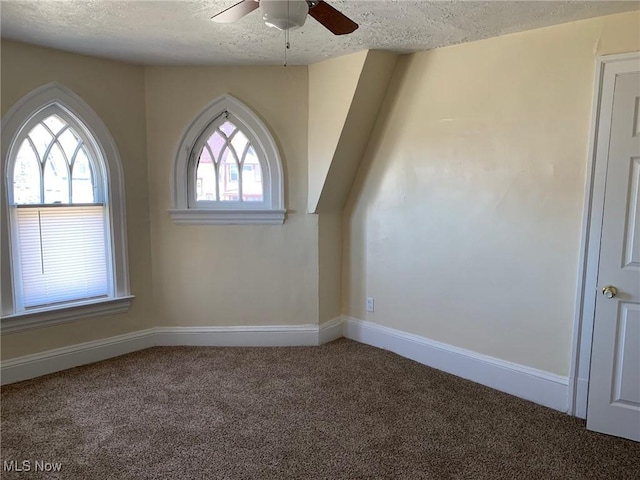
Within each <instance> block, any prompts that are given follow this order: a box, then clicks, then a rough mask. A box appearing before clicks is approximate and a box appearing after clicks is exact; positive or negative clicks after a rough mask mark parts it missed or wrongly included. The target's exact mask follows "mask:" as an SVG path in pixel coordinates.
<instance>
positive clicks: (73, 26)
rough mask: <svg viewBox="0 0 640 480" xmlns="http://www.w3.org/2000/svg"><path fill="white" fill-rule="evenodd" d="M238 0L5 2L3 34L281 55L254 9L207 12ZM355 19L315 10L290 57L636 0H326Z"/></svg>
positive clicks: (171, 57) (487, 28)
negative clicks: (320, 16) (346, 22)
mask: <svg viewBox="0 0 640 480" xmlns="http://www.w3.org/2000/svg"><path fill="white" fill-rule="evenodd" d="M237 1H238V0H184V1H141V0H138V1H119V0H85V1H76V0H71V1H68V0H67V1H60V0H58V1H52V0H45V1H13V0H11V1H9V0H2V2H1V3H0V16H1V33H2V37H3V38H7V39H12V40H18V41H23V42H27V43H33V44H37V45H44V46H48V47H53V48H58V49H61V50H68V51H72V52H78V53H84V54H88V55H95V56H99V57H107V58H112V59H117V60H123V61H126V62H132V63H141V64H155V65H232V64H233V65H241V64H243V65H246V64H253V65H255V64H282V63H283V59H284V33H283V32H280V31H277V30H275V29H272V28H268V27H267V26H265V25H264V23H262V20H261V13H260V10H256V11H254V12H252V13H250V14H249V15H247V16H246V17H244V18H243V19H241V20H240V21H238V22H237V23H234V24H217V23H214V22H211V21H210V17H211V16H212V15H214V14H215V13H217V12H219V11H221V10H223V9H224V8H226V7H228V6H230V5H232V4H234V3H236V2H237ZM328 3H330V4H331V5H332V6H334V7H335V8H337V9H338V10H340V11H341V12H343V13H344V14H345V15H347V16H349V17H350V18H352V19H353V20H354V21H355V22H356V23H358V24H359V25H360V28H359V29H358V30H356V31H355V32H354V33H353V34H351V35H345V36H342V37H336V36H334V35H332V34H331V33H330V32H329V31H328V30H326V29H324V28H323V27H322V26H321V25H320V24H318V23H317V22H316V21H315V20H314V19H313V18H311V17H308V18H307V22H306V23H305V25H304V26H303V27H302V28H301V29H298V30H294V31H291V33H290V43H291V49H290V50H289V52H288V63H289V64H309V63H314V62H317V61H320V60H324V59H326V58H330V57H336V56H340V55H345V54H348V53H352V52H356V51H360V50H363V49H380V50H390V51H394V52H401V53H408V52H414V51H418V50H428V49H431V48H436V47H441V46H445V45H452V44H456V43H462V42H468V41H472V40H478V39H482V38H487V37H492V36H497V35H503V34H506V33H513V32H518V31H522V30H528V29H532V28H539V27H543V26H548V25H554V24H558V23H565V22H570V21H574V20H580V19H585V18H589V17H595V16H600V15H607V14H612V13H618V12H623V11H628V10H637V9H638V8H640V3H639V2H638V1H637V0H635V1H611V0H606V1H495V0H494V1H490V2H487V1H484V2H477V1H425V0H374V1H370V0H367V1H364V0H349V1H345V0H329V1H328Z"/></svg>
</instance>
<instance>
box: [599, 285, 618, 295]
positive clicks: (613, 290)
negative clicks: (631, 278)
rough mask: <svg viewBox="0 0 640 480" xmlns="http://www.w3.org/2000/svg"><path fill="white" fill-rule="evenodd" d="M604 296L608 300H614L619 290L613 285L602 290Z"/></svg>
mask: <svg viewBox="0 0 640 480" xmlns="http://www.w3.org/2000/svg"><path fill="white" fill-rule="evenodd" d="M602 294H603V295H604V296H605V297H607V298H613V297H615V296H616V295H617V294H618V289H617V288H616V287H614V286H613V285H607V286H606V287H604V288H603V289H602Z"/></svg>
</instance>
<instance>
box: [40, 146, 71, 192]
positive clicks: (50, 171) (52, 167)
mask: <svg viewBox="0 0 640 480" xmlns="http://www.w3.org/2000/svg"><path fill="white" fill-rule="evenodd" d="M44 203H69V170H68V166H67V162H66V160H65V158H64V155H63V154H62V150H61V149H60V147H59V146H58V144H55V145H54V146H53V147H51V150H50V152H49V156H48V157H47V161H46V163H45V167H44Z"/></svg>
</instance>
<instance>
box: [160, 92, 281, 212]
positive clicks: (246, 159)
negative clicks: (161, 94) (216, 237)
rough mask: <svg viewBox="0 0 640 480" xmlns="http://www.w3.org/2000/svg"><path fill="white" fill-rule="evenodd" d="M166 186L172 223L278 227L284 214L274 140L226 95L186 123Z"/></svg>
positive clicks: (255, 118)
mask: <svg viewBox="0 0 640 480" xmlns="http://www.w3.org/2000/svg"><path fill="white" fill-rule="evenodd" d="M227 121H228V122H229V123H227ZM245 137H246V139H245ZM171 186H172V190H171V196H172V201H171V208H170V209H169V214H170V215H171V217H172V218H173V220H174V222H175V223H176V224H177V225H248V224H254V225H282V223H283V222H284V220H285V217H286V214H287V210H286V209H285V205H284V172H283V166H282V161H281V159H280V152H279V150H278V146H277V144H276V141H275V139H274V138H273V136H272V135H271V132H269V129H268V128H267V126H266V125H265V124H264V123H263V121H262V120H261V119H260V118H259V117H258V115H257V114H256V113H255V112H253V111H252V110H251V109H250V108H249V107H248V106H246V105H245V104H243V103H242V102H240V101H239V100H237V99H235V98H233V97H232V96H231V95H227V94H225V95H222V96H221V97H218V98H217V99H216V100H214V101H213V102H211V103H210V104H209V105H208V106H206V107H205V108H204V109H203V110H202V111H201V112H200V113H199V114H198V115H197V116H196V117H195V118H194V120H193V121H192V122H191V124H190V125H188V126H187V128H186V131H185V133H184V135H183V136H182V139H181V140H180V143H179V144H178V145H177V149H176V156H175V158H174V163H173V172H172V177H171Z"/></svg>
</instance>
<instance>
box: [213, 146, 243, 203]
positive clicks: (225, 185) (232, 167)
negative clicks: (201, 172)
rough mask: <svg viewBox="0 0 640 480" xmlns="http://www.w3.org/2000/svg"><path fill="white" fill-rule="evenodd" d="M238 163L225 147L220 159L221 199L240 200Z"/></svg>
mask: <svg viewBox="0 0 640 480" xmlns="http://www.w3.org/2000/svg"><path fill="white" fill-rule="evenodd" d="M238 180H239V179H238V164H237V163H236V159H235V158H234V156H233V155H232V154H231V152H230V150H229V149H228V148H225V149H224V151H223V153H222V158H221V160H220V167H219V170H218V185H219V187H218V188H219V189H220V201H223V202H225V201H227V202H237V201H238V200H240V194H239V192H238V188H239V185H240V182H239V181H238Z"/></svg>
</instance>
